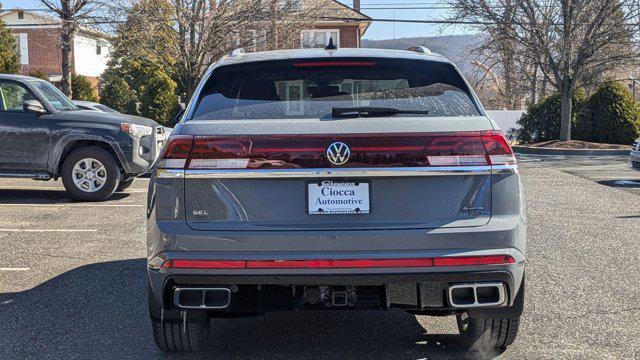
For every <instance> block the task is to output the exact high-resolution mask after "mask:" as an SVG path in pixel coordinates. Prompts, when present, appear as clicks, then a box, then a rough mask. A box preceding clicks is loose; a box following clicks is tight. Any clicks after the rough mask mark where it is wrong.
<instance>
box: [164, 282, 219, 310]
mask: <svg viewBox="0 0 640 360" xmlns="http://www.w3.org/2000/svg"><path fill="white" fill-rule="evenodd" d="M173 303H174V305H175V306H177V307H178V308H180V309H199V310H208V309H211V310H221V309H226V308H228V307H229V305H230V304H231V289H229V288H225V287H213V288H181V287H177V288H175V289H174V290H173Z"/></svg>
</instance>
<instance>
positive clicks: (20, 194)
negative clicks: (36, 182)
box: [0, 187, 131, 205]
mask: <svg viewBox="0 0 640 360" xmlns="http://www.w3.org/2000/svg"><path fill="white" fill-rule="evenodd" d="M130 195H131V194H130V193H115V194H113V195H112V196H111V197H110V198H109V199H107V200H104V201H103V202H107V203H108V202H112V201H118V200H122V199H126V198H128V197H129V196H130ZM0 203H3V204H33V205H55V204H66V203H69V204H75V203H79V201H76V200H74V199H72V198H71V197H70V196H69V195H68V194H67V192H66V191H64V190H55V189H52V190H43V189H2V188H1V187H0Z"/></svg>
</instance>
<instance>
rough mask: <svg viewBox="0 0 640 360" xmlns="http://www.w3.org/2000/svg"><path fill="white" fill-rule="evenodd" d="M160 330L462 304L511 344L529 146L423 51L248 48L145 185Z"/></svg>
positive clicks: (518, 305)
mask: <svg viewBox="0 0 640 360" xmlns="http://www.w3.org/2000/svg"><path fill="white" fill-rule="evenodd" d="M148 219H149V222H148V247H147V250H148V288H149V289H148V290H149V291H148V293H149V311H150V316H151V319H152V326H153V333H154V336H155V341H156V343H157V345H158V346H159V347H160V348H161V349H162V350H165V351H169V352H181V351H195V350H198V349H199V348H200V346H202V343H203V341H204V340H205V339H206V336H207V330H208V329H209V325H210V320H211V319H213V318H230V317H243V316H253V315H256V314H262V313H264V312H266V311H270V310H305V309H314V310H320V309H322V310H361V309H370V310H384V309H390V308H399V309H404V310H406V311H409V312H411V313H412V314H422V315H434V316H442V315H452V316H456V317H457V321H458V325H459V329H460V333H461V340H462V341H461V344H470V345H474V346H481V347H482V348H485V349H497V348H503V347H505V346H507V345H509V344H511V343H512V342H513V341H514V339H515V337H516V333H517V331H518V324H519V318H520V315H521V312H522V308H523V297H524V263H525V218H524V211H523V200H522V194H521V190H520V180H519V175H518V172H517V168H516V161H515V158H514V155H513V152H512V150H511V148H510V147H509V145H508V143H507V141H506V140H505V137H504V136H503V134H502V132H500V130H499V129H498V127H497V125H496V124H495V122H493V121H492V120H491V119H490V118H488V117H487V116H486V114H485V112H484V110H483V108H482V106H481V105H480V103H479V102H478V99H477V97H476V96H475V94H474V92H473V91H472V90H471V88H470V86H469V84H468V83H467V82H466V81H465V80H464V78H463V77H462V76H461V75H460V73H459V72H458V70H457V69H456V67H455V66H454V65H453V64H452V63H451V62H449V61H448V60H446V59H445V58H443V57H442V56H439V55H435V54H431V53H430V52H428V51H427V50H426V49H415V50H412V51H390V50H371V49H340V50H326V49H306V50H287V51H273V52H258V53H243V52H241V51H236V52H234V53H232V54H231V55H230V56H227V57H224V58H223V59H221V60H220V61H218V62H217V63H216V64H214V65H213V66H212V67H211V68H210V69H209V70H208V71H207V73H206V74H205V75H204V77H203V80H202V81H201V83H200V84H199V86H198V88H197V89H196V91H195V94H194V96H193V99H192V100H191V101H190V103H189V105H188V106H187V109H186V111H185V113H184V115H183V116H182V119H181V121H180V122H179V124H178V125H177V127H176V128H175V129H174V131H173V133H172V135H171V137H170V139H169V141H168V144H167V146H166V147H165V151H164V153H163V155H162V157H161V159H160V160H159V161H158V164H157V168H156V170H155V171H154V175H153V178H152V181H151V183H150V191H149V199H148Z"/></svg>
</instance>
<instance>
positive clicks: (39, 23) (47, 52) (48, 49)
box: [0, 9, 111, 84]
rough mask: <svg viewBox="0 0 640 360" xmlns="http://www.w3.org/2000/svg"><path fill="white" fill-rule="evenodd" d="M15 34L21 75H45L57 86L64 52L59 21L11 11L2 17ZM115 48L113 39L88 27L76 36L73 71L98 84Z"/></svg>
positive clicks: (0, 16)
mask: <svg viewBox="0 0 640 360" xmlns="http://www.w3.org/2000/svg"><path fill="white" fill-rule="evenodd" d="M0 19H1V20H2V21H4V22H5V24H6V25H7V27H8V28H9V29H10V30H11V33H12V34H13V35H14V36H15V37H16V40H17V42H18V45H19V46H18V50H19V53H20V64H21V71H20V72H21V73H22V74H24V75H28V74H29V73H30V72H33V71H37V70H39V71H42V72H44V73H45V74H47V75H48V76H49V80H50V81H51V82H53V83H56V82H59V81H60V80H61V79H62V52H61V48H60V34H61V31H62V26H61V24H60V21H59V20H58V19H55V18H52V17H49V16H46V15H45V14H43V13H40V12H35V11H27V10H21V9H11V10H6V11H3V12H1V13H0ZM110 51H111V44H110V42H109V36H108V35H106V34H104V33H102V32H100V31H96V30H93V29H89V28H87V27H81V28H80V29H79V30H78V32H77V33H76V36H75V39H74V42H73V50H72V55H71V58H72V71H73V73H74V74H77V75H83V76H86V77H87V78H89V80H90V81H91V82H92V83H94V84H97V79H98V77H99V76H100V75H101V74H102V72H103V71H104V70H105V68H106V67H107V61H108V60H109V53H110Z"/></svg>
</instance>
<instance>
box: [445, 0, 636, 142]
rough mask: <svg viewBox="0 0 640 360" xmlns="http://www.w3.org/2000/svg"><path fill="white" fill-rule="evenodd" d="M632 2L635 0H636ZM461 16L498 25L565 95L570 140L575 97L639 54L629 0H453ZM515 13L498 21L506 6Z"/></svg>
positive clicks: (563, 133)
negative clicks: (582, 87)
mask: <svg viewBox="0 0 640 360" xmlns="http://www.w3.org/2000/svg"><path fill="white" fill-rule="evenodd" d="M632 1H633V0H632ZM454 5H455V7H456V9H457V11H458V15H459V16H460V17H461V18H465V19H466V20H471V21H474V22H475V23H476V24H478V26H480V27H481V28H485V29H486V27H490V28H492V29H495V31H496V32H497V34H499V36H500V38H503V39H506V40H508V41H509V42H511V43H513V44H517V45H518V46H512V47H511V49H513V52H514V55H516V56H517V57H519V58H520V59H528V58H532V59H534V64H533V65H535V67H534V68H535V69H537V70H540V71H541V72H542V75H543V77H544V79H545V81H548V83H550V84H551V85H552V86H553V87H555V89H556V90H557V91H558V92H559V93H560V94H561V99H562V106H561V129H560V140H562V141H566V140H570V139H571V118H572V107H571V98H572V97H573V94H574V92H575V90H576V88H577V87H578V86H579V85H580V84H581V82H582V83H584V82H586V81H590V80H591V79H594V78H597V77H598V75H599V74H601V73H603V72H605V71H607V70H610V69H612V68H615V67H616V66H622V65H625V64H628V63H630V62H634V61H636V59H637V55H638V54H637V51H636V46H635V43H634V39H633V26H634V19H637V13H636V10H635V9H636V7H635V6H632V5H633V4H632V3H631V2H630V1H628V0H497V1H491V0H454ZM507 7H508V8H513V9H515V12H514V13H513V16H511V18H510V20H509V25H510V26H508V27H504V26H502V27H501V26H500V24H501V21H502V19H503V13H504V10H505V8H507Z"/></svg>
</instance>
